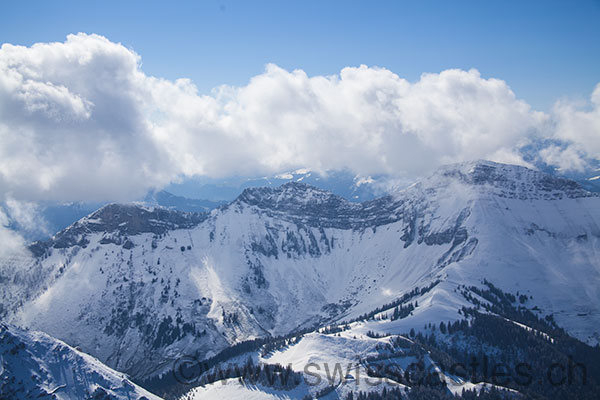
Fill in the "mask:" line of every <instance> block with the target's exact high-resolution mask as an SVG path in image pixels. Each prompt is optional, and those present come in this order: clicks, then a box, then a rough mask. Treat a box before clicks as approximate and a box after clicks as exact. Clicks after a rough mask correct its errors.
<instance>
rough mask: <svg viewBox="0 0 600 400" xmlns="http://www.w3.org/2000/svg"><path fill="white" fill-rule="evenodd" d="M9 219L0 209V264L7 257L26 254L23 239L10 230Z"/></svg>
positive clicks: (0, 208)
mask: <svg viewBox="0 0 600 400" xmlns="http://www.w3.org/2000/svg"><path fill="white" fill-rule="evenodd" d="M10 222H11V221H10V219H9V218H8V216H7V215H6V213H5V212H4V210H3V209H2V207H0V262H2V261H3V259H5V258H7V257H13V256H23V255H26V254H28V250H27V249H26V246H25V240H24V239H23V237H22V236H21V235H20V234H18V233H17V232H15V231H14V230H12V229H11V227H10Z"/></svg>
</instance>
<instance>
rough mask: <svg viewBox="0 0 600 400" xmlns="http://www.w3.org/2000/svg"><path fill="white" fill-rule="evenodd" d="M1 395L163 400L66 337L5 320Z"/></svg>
mask: <svg viewBox="0 0 600 400" xmlns="http://www.w3.org/2000/svg"><path fill="white" fill-rule="evenodd" d="M53 396H54V397H53ZM0 398H2V399H38V398H44V399H46V398H53V399H58V400H62V399H91V398H94V399H107V400H108V399H110V400H121V399H123V400H125V399H127V400H129V399H139V400H142V399H145V400H160V398H159V397H157V396H155V395H153V394H151V393H150V392H148V391H146V390H144V389H142V388H140V387H139V386H137V385H135V384H134V383H133V382H131V381H130V380H129V378H128V377H127V376H126V375H125V374H123V373H120V372H117V371H114V370H112V369H110V368H108V367H107V366H105V365H104V364H102V363H101V362H100V361H98V360H96V359H95V358H93V357H91V356H89V355H87V354H84V353H82V352H80V351H78V350H76V349H74V348H72V347H71V346H69V345H67V344H65V343H63V342H61V341H60V340H56V339H54V338H51V337H50V336H48V335H46V334H44V333H41V332H33V331H25V330H22V329H19V328H16V327H14V326H9V325H6V324H3V323H0Z"/></svg>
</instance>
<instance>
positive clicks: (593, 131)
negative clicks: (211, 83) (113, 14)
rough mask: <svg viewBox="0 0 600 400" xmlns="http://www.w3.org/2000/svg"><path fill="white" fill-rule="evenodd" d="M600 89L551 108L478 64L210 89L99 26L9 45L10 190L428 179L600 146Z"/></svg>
mask: <svg viewBox="0 0 600 400" xmlns="http://www.w3.org/2000/svg"><path fill="white" fill-rule="evenodd" d="M594 93H595V94H594V97H593V104H594V108H593V109H592V110H591V111H583V110H580V109H577V108H574V107H573V106H570V105H565V104H559V105H557V107H555V110H554V111H553V114H546V113H541V112H537V111H535V110H532V109H531V107H530V106H529V105H528V104H527V103H525V102H524V101H522V100H519V99H518V98H516V96H515V94H514V93H513V92H512V91H511V89H510V87H509V86H508V85H507V84H506V83H505V82H504V81H501V80H498V79H485V78H483V77H482V76H481V75H480V74H479V72H478V71H476V70H469V71H463V70H447V71H442V72H441V73H436V74H424V75H423V76H421V78H420V79H419V80H418V81H416V82H409V81H407V80H405V79H403V78H401V77H399V76H398V75H396V74H394V73H393V72H391V71H389V70H386V69H383V68H373V67H367V66H360V67H356V68H350V67H348V68H344V69H343V70H342V71H340V73H339V74H336V75H331V76H312V77H310V76H307V74H306V73H305V72H303V71H301V70H294V71H287V70H284V69H282V68H279V67H278V66H276V65H272V64H269V65H267V67H266V69H265V71H264V72H263V73H262V74H260V75H257V76H255V77H253V78H252V79H251V80H250V82H249V83H248V84H247V85H246V86H242V87H232V86H221V87H218V88H216V89H214V90H213V92H212V93H211V94H210V95H201V94H199V93H198V91H197V89H196V87H195V86H194V84H193V83H192V82H191V81H189V80H186V79H180V80H176V81H169V80H165V79H160V78H156V77H151V76H147V75H145V74H144V73H143V71H142V70H141V68H140V56H138V55H137V54H136V53H135V52H134V51H132V50H130V49H128V48H126V47H124V46H122V45H120V44H117V43H113V42H111V41H109V40H107V39H106V38H104V37H101V36H98V35H86V34H78V35H69V36H68V37H67V39H66V41H65V42H62V43H39V44H35V45H33V46H31V47H22V46H13V45H10V44H5V45H3V46H2V48H1V49H0V195H1V196H0V197H3V198H4V199H6V197H7V196H9V197H11V198H14V199H17V200H19V201H23V200H25V201H36V200H68V201H70V200H128V199H132V198H135V197H137V196H140V195H142V194H143V193H144V192H145V191H146V190H147V189H149V188H156V187H161V186H163V185H165V184H167V183H169V182H171V181H173V180H175V179H178V178H181V177H186V176H194V175H206V176H211V177H219V176H227V175H232V174H241V175H251V174H258V173H277V172H281V171H283V170H287V169H295V168H299V167H308V168H311V169H315V170H321V171H323V170H328V169H339V168H348V169H350V170H353V171H355V172H357V173H359V174H361V175H364V176H367V175H369V174H376V173H386V174H391V175H397V176H401V175H405V176H406V175H412V176H414V175H419V174H422V173H424V172H427V171H430V170H431V169H433V168H435V167H437V166H438V165H440V164H444V163H449V162H458V161H463V160H471V159H478V158H486V159H492V160H496V161H501V162H511V163H520V164H525V162H524V161H523V159H522V158H521V156H520V153H519V148H520V147H521V146H524V145H526V144H527V143H528V142H529V141H530V140H531V138H532V137H535V136H547V137H553V138H557V139H560V140H563V141H565V142H568V143H569V145H573V146H579V147H577V148H576V150H577V151H586V152H588V151H589V152H590V153H589V154H590V155H591V156H594V157H598V156H599V155H600V144H599V143H598V140H597V139H598V130H597V128H598V120H599V118H598V115H599V114H598V109H599V108H598V103H599V101H600V100H599V98H600V90H599V89H596V91H595V92H594ZM554 114H555V115H556V121H554V118H555V116H554ZM553 126H555V127H556V131H549V130H548V129H549V127H553ZM552 129H554V128H552ZM580 149H583V150H580ZM553 151H554V152H553ZM567 156H568V154H566V155H562V156H561V155H560V154H558V153H557V151H555V150H552V149H548V150H547V153H546V154H545V155H544V157H545V158H546V159H547V160H553V162H554V163H561V162H563V161H561V160H564V159H565V158H568V157H567ZM0 200H2V198H0Z"/></svg>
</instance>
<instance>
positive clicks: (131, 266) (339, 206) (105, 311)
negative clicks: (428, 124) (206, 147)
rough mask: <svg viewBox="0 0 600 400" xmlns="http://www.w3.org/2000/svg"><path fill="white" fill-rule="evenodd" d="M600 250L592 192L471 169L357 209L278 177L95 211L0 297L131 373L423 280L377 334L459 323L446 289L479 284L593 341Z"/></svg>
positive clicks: (24, 265)
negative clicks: (184, 199)
mask: <svg viewBox="0 0 600 400" xmlns="http://www.w3.org/2000/svg"><path fill="white" fill-rule="evenodd" d="M599 248H600V198H599V197H598V196H597V195H594V194H592V193H589V192H587V191H585V190H583V189H581V188H580V187H579V186H578V185H577V184H576V183H574V182H572V181H568V180H564V179H560V178H555V177H551V176H549V175H545V174H542V173H539V172H536V171H532V170H528V169H526V168H522V167H517V166H509V165H502V164H495V163H491V162H485V161H480V162H473V163H464V164H459V165H453V166H448V167H444V168H442V169H440V170H439V171H437V172H436V173H435V174H433V175H432V176H430V177H429V178H427V179H424V180H422V181H420V182H418V183H416V184H414V185H412V186H411V187H409V188H407V189H405V190H403V191H401V192H398V193H396V194H394V195H393V196H386V197H383V198H380V199H377V200H373V201H369V202H365V203H351V202H348V201H346V200H344V199H342V198H340V197H338V196H335V195H332V194H331V193H329V192H326V191H323V190H319V189H316V188H313V187H310V186H307V185H304V184H301V183H289V184H286V185H283V186H281V187H279V188H253V189H247V190H245V191H244V193H242V195H240V197H239V198H238V199H236V200H235V201H234V202H232V203H231V204H229V205H228V206H225V207H221V208H219V209H217V210H213V211H212V212H211V213H210V214H182V213H178V212H174V211H167V210H161V209H146V208H140V207H136V206H119V205H111V206H107V207H105V208H103V209H101V210H99V211H98V212H96V213H94V214H92V215H90V216H89V217H87V218H84V219H83V220H81V221H80V222H78V223H77V224H75V225H73V226H72V227H70V228H69V229H67V230H66V231H63V232H62V233H60V234H58V235H57V236H55V237H54V239H52V240H51V241H49V242H47V243H43V244H37V245H36V246H34V249H35V251H36V254H37V255H38V257H37V258H35V259H31V260H26V259H21V260H16V261H15V260H13V261H11V262H10V263H8V264H5V266H4V267H3V268H1V269H0V276H2V277H4V282H7V284H5V285H2V287H0V290H2V291H3V299H6V300H4V310H5V311H4V313H5V315H6V316H7V317H8V318H10V320H11V321H12V322H14V323H16V324H20V325H23V326H27V327H31V328H33V329H38V330H42V331H45V332H47V333H49V334H51V335H53V336H55V337H58V338H60V339H62V340H65V341H66V342H67V343H69V344H72V345H77V346H80V347H81V348H82V349H83V351H86V352H88V353H90V354H92V355H94V356H96V357H98V358H99V359H100V360H101V361H103V362H105V363H107V365H109V366H111V367H113V368H115V369H118V370H121V371H125V372H127V373H130V374H132V375H134V376H137V377H145V376H149V375H152V374H155V373H159V372H161V371H166V370H167V369H168V367H169V361H170V360H172V359H174V358H176V357H178V356H180V355H182V354H198V355H199V356H200V357H208V356H211V355H214V354H215V353H217V352H218V351H220V350H221V349H223V348H225V347H226V346H228V345H229V344H231V343H235V342H238V341H241V340H245V339H248V338H253V337H258V336H265V335H281V334H286V333H288V332H290V331H292V330H295V329H297V328H300V327H307V326H314V325H322V324H324V323H328V322H334V321H342V320H350V319H353V318H356V317H358V316H360V315H361V314H363V313H367V312H370V311H372V310H373V309H375V308H377V307H380V306H381V305H383V304H385V303H389V302H392V301H394V300H396V299H398V298H399V297H400V296H403V295H405V294H406V293H409V292H411V291H413V290H414V289H415V288H425V287H431V285H432V284H433V283H437V285H435V286H434V287H433V288H432V289H431V290H429V291H426V293H422V294H419V296H417V297H415V298H414V299H411V301H413V300H416V301H418V307H417V308H416V309H415V310H414V311H413V313H412V315H410V316H408V317H407V318H403V319H398V320H396V321H389V320H387V321H382V322H381V326H380V327H379V328H380V330H381V331H383V332H390V333H406V332H408V330H410V328H414V329H417V330H418V329H422V328H423V326H424V324H425V323H427V322H431V321H433V322H435V321H442V320H443V321H448V320H455V319H459V318H461V316H460V315H459V314H458V310H459V309H460V308H461V307H462V306H472V304H470V303H469V302H468V301H467V299H465V297H464V296H462V295H461V294H460V293H459V291H458V290H457V289H458V287H459V286H460V285H467V286H470V285H474V286H482V282H483V280H484V279H487V280H488V281H490V282H492V283H493V284H494V285H496V286H497V287H499V288H501V289H502V290H504V291H507V292H511V293H515V292H517V291H518V292H520V293H522V294H526V295H527V296H529V298H528V299H527V303H526V306H527V307H529V308H533V307H538V309H539V310H540V315H542V316H545V315H550V314H553V315H554V317H555V320H556V321H557V322H558V324H559V325H560V326H563V327H564V328H565V329H567V330H568V331H569V332H570V333H571V334H573V335H575V336H576V337H578V338H580V339H581V340H583V341H586V342H588V343H590V344H595V343H597V342H598V341H599V340H600V336H599V332H598V328H597V327H598V326H600V289H599V285H598V283H599V282H600V257H599V254H598V251H599ZM15 263H17V264H19V265H20V266H19V267H18V268H12V267H11V266H12V265H14V264H15ZM7 265H8V266H7ZM15 278H18V279H15ZM58 310H60V312H58ZM369 329H370V328H369Z"/></svg>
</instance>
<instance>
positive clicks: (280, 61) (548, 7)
mask: <svg viewBox="0 0 600 400" xmlns="http://www.w3.org/2000/svg"><path fill="white" fill-rule="evenodd" d="M77 32H86V33H98V34H101V35H103V36H105V37H107V38H108V39H109V40H111V41H113V42H120V43H122V44H124V45H125V46H127V47H129V48H131V49H133V50H135V51H136V52H137V53H138V54H140V55H141V56H142V61H143V70H144V72H145V73H146V74H148V75H153V76H158V77H164V78H168V79H176V78H182V77H187V78H191V79H192V80H193V81H194V83H195V84H196V85H197V87H198V88H199V90H200V91H201V92H202V93H208V92H209V91H210V89H211V88H213V87H215V86H217V85H220V84H230V85H244V84H246V83H247V81H248V80H249V79H250V78H251V77H252V76H254V75H257V74H260V73H261V72H262V71H263V70H264V66H265V64H266V63H275V64H277V65H279V66H281V67H283V68H285V69H287V70H293V69H296V68H300V69H303V70H304V71H306V72H307V73H308V74H309V75H330V74H335V73H338V72H339V71H340V70H341V69H342V68H343V67H346V66H358V65H360V64H366V65H368V66H380V67H385V68H387V69H390V70H391V71H393V72H395V73H396V74H398V75H399V76H401V77H403V78H406V79H408V80H410V81H416V80H418V78H419V76H420V75H421V74H422V73H423V72H440V71H442V70H445V69H448V68H461V69H465V70H467V69H469V68H477V69H478V70H479V71H480V72H481V74H482V76H483V77H486V78H489V77H495V78H499V79H503V80H505V81H506V82H507V83H508V84H509V85H510V87H511V88H512V89H513V91H514V92H515V93H516V95H517V96H518V97H519V98H522V99H524V100H525V101H527V102H528V103H529V104H531V105H532V106H533V107H534V108H536V109H539V110H547V109H549V108H550V107H551V105H552V104H553V103H554V101H555V100H556V99H557V98H561V97H563V96H567V97H569V98H575V99H578V98H582V99H585V98H588V97H589V95H590V93H591V92H592V90H593V88H594V85H595V84H597V83H598V82H600V1H598V0H594V1H591V0H582V1H379V2H366V1H365V2H357V1H312V2H311V1H302V2H295V3H292V2H282V1H281V2H280V1H239V2H238V1H225V0H224V1H204V2H200V1H179V2H156V1H144V2H142V1H119V2H111V1H102V2H88V1H73V2H71V1H52V2H49V1H37V2H31V1H19V2H10V3H9V2H6V3H4V4H3V6H2V12H1V13H0V41H1V42H2V43H13V44H21V45H27V46H30V45H32V44H33V43H36V42H49V41H61V42H62V41H64V40H65V37H66V35H67V34H69V33H77Z"/></svg>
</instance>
